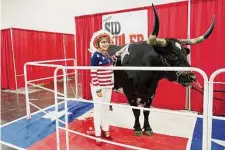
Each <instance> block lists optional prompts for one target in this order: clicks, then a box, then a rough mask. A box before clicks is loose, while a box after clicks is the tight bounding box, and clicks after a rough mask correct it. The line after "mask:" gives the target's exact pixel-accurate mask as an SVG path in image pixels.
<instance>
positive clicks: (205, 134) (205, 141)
mask: <svg viewBox="0 0 225 151" xmlns="http://www.w3.org/2000/svg"><path fill="white" fill-rule="evenodd" d="M102 68H104V69H106V70H107V69H109V70H141V71H196V72H198V73H200V74H201V75H202V77H203V79H204V97H203V100H204V101H203V109H204V110H203V115H196V114H193V115H191V114H190V113H188V114H185V113H184V114H182V115H187V116H196V117H202V118H203V136H202V138H203V140H202V149H204V150H207V149H209V144H208V138H209V136H208V131H207V128H208V123H209V122H208V84H209V83H208V77H207V75H206V73H205V72H204V71H203V70H201V69H198V68H193V67H93V66H92V67H88V66H67V67H65V66H58V67H57V68H56V69H55V71H54V92H55V111H56V112H58V99H63V100H64V101H65V103H64V105H65V111H67V100H70V99H71V98H67V86H66V84H67V83H66V78H67V77H66V70H68V69H74V70H81V69H83V70H90V69H102ZM59 70H62V71H63V81H64V82H63V87H64V95H63V97H59V96H58V94H59V93H58V91H57V73H58V71H59ZM76 101H81V102H90V103H101V104H108V105H109V104H111V103H103V102H97V101H96V102H93V101H84V100H79V99H76ZM113 105H114V106H120V107H125V108H136V109H141V110H148V111H157V112H159V111H158V110H154V109H146V108H141V107H133V106H127V105H121V104H113ZM59 129H62V130H65V131H66V149H67V150H69V132H72V133H76V134H78V135H82V136H85V137H88V138H91V139H99V138H96V137H91V136H89V135H86V134H81V133H79V132H75V131H72V130H69V129H68V113H66V114H65V128H64V127H61V126H59V119H58V118H56V142H57V150H59V149H60V139H59V137H60V136H59ZM100 140H101V141H102V142H106V143H110V144H114V145H118V146H122V147H128V148H131V149H141V148H137V147H135V146H130V145H125V144H121V143H115V142H112V141H106V140H103V139H100Z"/></svg>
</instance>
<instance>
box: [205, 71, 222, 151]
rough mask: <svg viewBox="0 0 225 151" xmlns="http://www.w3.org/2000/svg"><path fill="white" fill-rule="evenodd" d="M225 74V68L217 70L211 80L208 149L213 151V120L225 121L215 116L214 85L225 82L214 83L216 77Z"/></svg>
mask: <svg viewBox="0 0 225 151" xmlns="http://www.w3.org/2000/svg"><path fill="white" fill-rule="evenodd" d="M223 72H224V73H225V68H222V69H219V70H216V71H215V72H213V73H212V75H211V76H210V78H209V93H208V95H209V105H208V148H209V149H210V150H211V142H212V120H213V119H220V120H225V117H216V116H213V84H214V83H220V84H225V81H224V82H214V79H215V77H216V76H217V75H218V74H220V73H223Z"/></svg>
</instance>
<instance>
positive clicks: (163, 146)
mask: <svg viewBox="0 0 225 151" xmlns="http://www.w3.org/2000/svg"><path fill="white" fill-rule="evenodd" d="M69 127H70V129H71V130H76V131H79V132H83V133H84V131H85V130H84V128H83V127H84V126H83V121H79V120H75V121H73V122H72V123H70V125H69ZM110 132H111V135H112V137H113V141H114V142H118V143H124V144H127V145H133V146H134V145H135V146H137V147H141V148H147V149H153V150H159V149H160V150H185V149H186V145H187V141H188V139H187V138H181V137H174V136H167V135H161V134H154V135H153V136H152V137H148V136H145V135H143V136H141V137H137V136H135V135H133V131H132V130H131V129H125V128H120V127H114V126H111V127H110ZM69 136H70V150H126V149H129V150H130V148H124V147H120V146H115V145H111V144H106V143H103V144H102V145H101V146H97V145H96V144H95V140H92V139H89V138H85V137H83V136H80V135H76V134H73V133H69ZM65 140H66V139H65V131H63V130H61V131H60V145H61V148H60V149H61V150H65V149H66V147H65V146H66V141H65ZM28 149H32V150H55V149H56V133H53V134H51V135H49V136H48V137H46V138H44V139H43V140H41V141H39V142H38V143H36V144H34V145H32V146H30V147H29V148H28Z"/></svg>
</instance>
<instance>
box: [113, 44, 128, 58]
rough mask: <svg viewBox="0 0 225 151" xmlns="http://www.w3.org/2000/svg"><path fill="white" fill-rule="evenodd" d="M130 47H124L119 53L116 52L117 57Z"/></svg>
mask: <svg viewBox="0 0 225 151" xmlns="http://www.w3.org/2000/svg"><path fill="white" fill-rule="evenodd" d="M128 46H129V45H126V46H124V47H123V48H121V49H120V50H119V51H117V52H116V56H118V57H119V56H120V55H121V54H122V53H123V52H124V51H125V50H126V48H127V47H128Z"/></svg>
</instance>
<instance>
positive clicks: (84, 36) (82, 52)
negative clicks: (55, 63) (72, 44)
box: [75, 14, 102, 99]
mask: <svg viewBox="0 0 225 151" xmlns="http://www.w3.org/2000/svg"><path fill="white" fill-rule="evenodd" d="M75 25H76V27H75V28H76V49H77V54H76V56H77V63H78V66H90V55H91V54H90V52H89V51H88V48H89V46H90V39H91V36H92V34H93V33H94V32H96V31H98V30H100V29H101V28H102V15H101V14H97V15H87V16H80V17H75ZM78 75H79V81H80V82H81V83H82V96H83V98H85V99H90V98H91V92H90V71H89V70H78Z"/></svg>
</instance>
